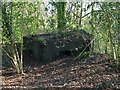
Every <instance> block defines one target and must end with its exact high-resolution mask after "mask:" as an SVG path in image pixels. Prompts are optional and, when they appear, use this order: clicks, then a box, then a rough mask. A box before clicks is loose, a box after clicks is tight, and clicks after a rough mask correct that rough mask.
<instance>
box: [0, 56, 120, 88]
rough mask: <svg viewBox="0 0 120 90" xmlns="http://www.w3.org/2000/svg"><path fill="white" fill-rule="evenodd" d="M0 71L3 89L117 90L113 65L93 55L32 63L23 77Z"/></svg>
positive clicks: (119, 81)
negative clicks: (44, 63) (47, 62)
mask: <svg viewBox="0 0 120 90" xmlns="http://www.w3.org/2000/svg"><path fill="white" fill-rule="evenodd" d="M0 72H2V75H1V76H0V78H2V85H1V87H2V89H3V90H6V89H8V88H12V89H13V88H14V89H15V90H18V89H20V90H21V89H25V88H27V90H31V89H35V88H36V89H38V90H89V89H91V90H94V89H95V90H98V89H100V90H112V89H120V70H119V69H118V68H116V67H114V66H113V64H112V60H111V59H110V57H109V56H108V55H106V54H104V55H103V54H94V55H91V56H90V57H88V58H82V59H77V60H74V58H73V57H65V58H62V59H59V60H56V61H54V62H51V63H49V64H46V65H38V64H35V63H34V64H33V63H32V64H30V65H29V66H27V67H25V73H24V74H15V70H14V69H12V68H11V69H5V68H3V70H1V71H0ZM80 88H81V89H80ZM12 89H11V90H12Z"/></svg>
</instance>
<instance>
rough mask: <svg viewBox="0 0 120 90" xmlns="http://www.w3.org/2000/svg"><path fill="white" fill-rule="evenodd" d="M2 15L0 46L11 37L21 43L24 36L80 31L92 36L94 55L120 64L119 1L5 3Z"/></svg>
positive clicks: (8, 41) (42, 40) (41, 40)
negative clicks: (100, 54)
mask: <svg viewBox="0 0 120 90" xmlns="http://www.w3.org/2000/svg"><path fill="white" fill-rule="evenodd" d="M4 11H6V12H4ZM2 13H3V14H4V15H3V16H2V18H3V20H2V22H3V27H2V28H3V35H2V39H3V43H10V42H13V41H10V40H12V39H10V37H9V36H10V35H12V36H11V37H14V38H13V40H14V43H16V42H22V43H23V41H22V37H23V36H25V35H31V34H36V33H37V34H38V33H49V32H50V33H52V32H58V30H68V29H70V30H73V28H76V29H77V30H78V29H80V28H82V29H85V30H86V31H87V32H89V33H91V34H92V35H93V36H94V37H95V40H94V45H93V46H94V52H100V53H108V54H110V55H111V56H112V57H113V58H114V59H116V63H119V61H120V30H119V29H120V3H119V2H89V3H86V2H85V3H81V2H66V3H65V2H57V3H56V2H47V3H44V2H32V3H30V2H11V3H6V4H4V7H3V11H2ZM5 18H6V20H5ZM7 23H8V24H7ZM8 27H9V28H8ZM11 30H12V32H11ZM67 35H69V34H68V33H65V34H64V36H67ZM39 41H40V42H43V43H44V44H46V43H45V40H44V39H40V40H39Z"/></svg>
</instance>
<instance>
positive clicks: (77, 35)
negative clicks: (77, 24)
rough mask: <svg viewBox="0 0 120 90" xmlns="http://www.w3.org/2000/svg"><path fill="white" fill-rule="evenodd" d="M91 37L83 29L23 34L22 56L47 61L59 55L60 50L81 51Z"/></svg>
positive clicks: (88, 48) (87, 49)
mask: <svg viewBox="0 0 120 90" xmlns="http://www.w3.org/2000/svg"><path fill="white" fill-rule="evenodd" d="M91 37H92V36H91V35H90V34H88V33H86V32H85V31H84V30H79V31H69V32H65V33H63V32H62V33H60V34H58V33H52V34H38V35H32V36H25V37H24V38H23V40H24V48H25V50H24V57H28V58H27V59H29V58H30V59H31V58H32V59H33V60H35V61H37V62H43V63H47V62H49V61H52V60H54V59H55V58H57V57H59V56H60V54H61V53H62V52H68V51H69V52H73V51H82V50H83V49H84V48H85V47H86V46H87V44H88V43H90V41H91ZM89 50H90V47H87V48H86V51H89Z"/></svg>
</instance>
